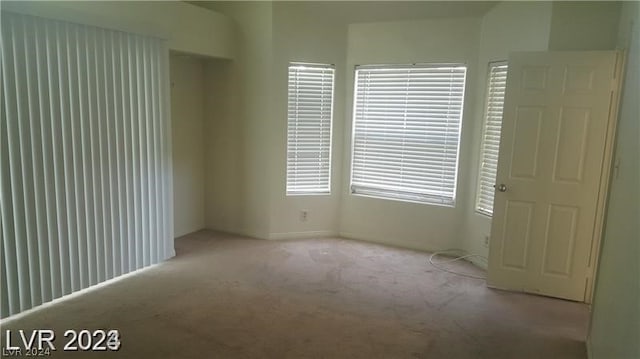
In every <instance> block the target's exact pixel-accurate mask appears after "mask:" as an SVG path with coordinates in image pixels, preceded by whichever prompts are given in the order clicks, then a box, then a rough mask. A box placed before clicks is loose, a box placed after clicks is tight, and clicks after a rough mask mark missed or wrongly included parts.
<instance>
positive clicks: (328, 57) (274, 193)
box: [269, 2, 347, 239]
mask: <svg viewBox="0 0 640 359" xmlns="http://www.w3.org/2000/svg"><path fill="white" fill-rule="evenodd" d="M346 43H347V26H346V24H344V23H340V22H337V21H335V20H331V19H327V18H323V17H318V16H317V14H316V13H315V12H314V8H313V7H310V6H308V5H307V4H304V3H295V2H278V3H275V4H274V8H273V56H274V57H273V70H272V73H273V86H272V100H273V115H272V119H271V126H270V127H271V137H272V145H271V146H270V147H269V151H270V165H269V168H270V170H271V181H270V183H271V186H270V194H271V199H270V201H271V225H270V238H273V239H280V238H299V237H310V236H323V235H333V234H337V229H338V217H339V205H340V188H341V184H342V183H341V178H342V157H343V156H342V154H343V152H344V149H343V141H342V134H343V132H344V130H343V128H344V103H345V99H346V97H347V96H346V93H345V91H344V88H345V86H344V81H345V77H344V74H345V72H347V69H346V68H345V59H346ZM291 61H296V62H312V63H325V64H335V65H336V78H335V93H334V111H333V113H334V117H333V140H332V159H331V165H332V168H331V170H332V171H331V194H330V195H313V196H286V151H287V66H288V64H289V62H291ZM301 210H305V211H307V213H308V216H307V220H306V221H302V220H301V219H300V211H301Z"/></svg>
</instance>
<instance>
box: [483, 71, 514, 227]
mask: <svg viewBox="0 0 640 359" xmlns="http://www.w3.org/2000/svg"><path fill="white" fill-rule="evenodd" d="M487 82H488V83H487V97H486V98H487V99H486V104H485V118H484V129H483V131H482V147H481V150H480V161H481V162H480V174H479V176H478V178H479V179H478V192H477V198H476V211H478V212H480V213H482V214H485V215H488V216H491V215H493V197H494V193H495V189H494V187H493V186H494V185H495V183H496V173H497V170H498V151H499V148H500V130H501V128H502V108H503V106H504V93H505V89H506V85H507V63H506V62H493V63H491V64H489V77H488V81H487Z"/></svg>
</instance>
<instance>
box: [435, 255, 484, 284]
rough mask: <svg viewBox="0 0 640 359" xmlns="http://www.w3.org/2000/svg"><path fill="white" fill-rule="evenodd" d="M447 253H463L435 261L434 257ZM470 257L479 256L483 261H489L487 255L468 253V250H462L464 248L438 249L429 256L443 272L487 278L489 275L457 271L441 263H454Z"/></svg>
mask: <svg viewBox="0 0 640 359" xmlns="http://www.w3.org/2000/svg"><path fill="white" fill-rule="evenodd" d="M447 253H452V254H453V253H458V254H461V255H459V256H457V257H454V258H452V259H448V260H445V261H440V262H434V261H433V258H435V257H437V256H439V255H443V254H447ZM469 258H479V259H481V260H482V261H484V262H485V263H487V257H485V256H483V255H480V254H473V253H471V254H468V253H467V252H466V251H464V250H462V249H447V250H444V251H437V252H433V253H432V254H431V256H430V257H429V263H431V265H432V266H434V267H435V268H437V269H439V270H441V271H443V272H447V273H451V274H455V275H459V276H463V277H467V278H474V279H483V280H486V279H487V277H483V276H478V275H473V274H468V273H462V272H456V271H454V270H450V269H447V268H445V267H443V266H441V264H448V263H453V262H457V261H460V260H466V259H469Z"/></svg>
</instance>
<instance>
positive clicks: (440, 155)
mask: <svg viewBox="0 0 640 359" xmlns="http://www.w3.org/2000/svg"><path fill="white" fill-rule="evenodd" d="M465 76H466V67H465V66H464V65H457V64H442V65H438V64H426V65H394V66H359V67H357V68H356V75H355V81H356V82H355V94H354V102H355V103H354V114H353V157H352V164H351V191H352V193H354V194H362V195H369V196H374V197H380V198H389V199H396V200H403V201H411V202H421V203H432V204H443V205H453V204H454V203H455V193H456V177H457V169H458V149H459V143H460V128H461V123H462V109H463V102H464V89H465Z"/></svg>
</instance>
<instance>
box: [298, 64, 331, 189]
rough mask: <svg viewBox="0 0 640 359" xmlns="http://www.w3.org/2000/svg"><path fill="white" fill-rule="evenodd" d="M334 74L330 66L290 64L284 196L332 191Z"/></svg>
mask: <svg viewBox="0 0 640 359" xmlns="http://www.w3.org/2000/svg"><path fill="white" fill-rule="evenodd" d="M334 73H335V69H334V67H333V66H332V65H317V64H302V63H291V64H290V65H289V85H288V87H289V92H288V110H287V114H288V115H287V195H303V194H327V193H329V192H331V122H332V117H333V82H334Z"/></svg>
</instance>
